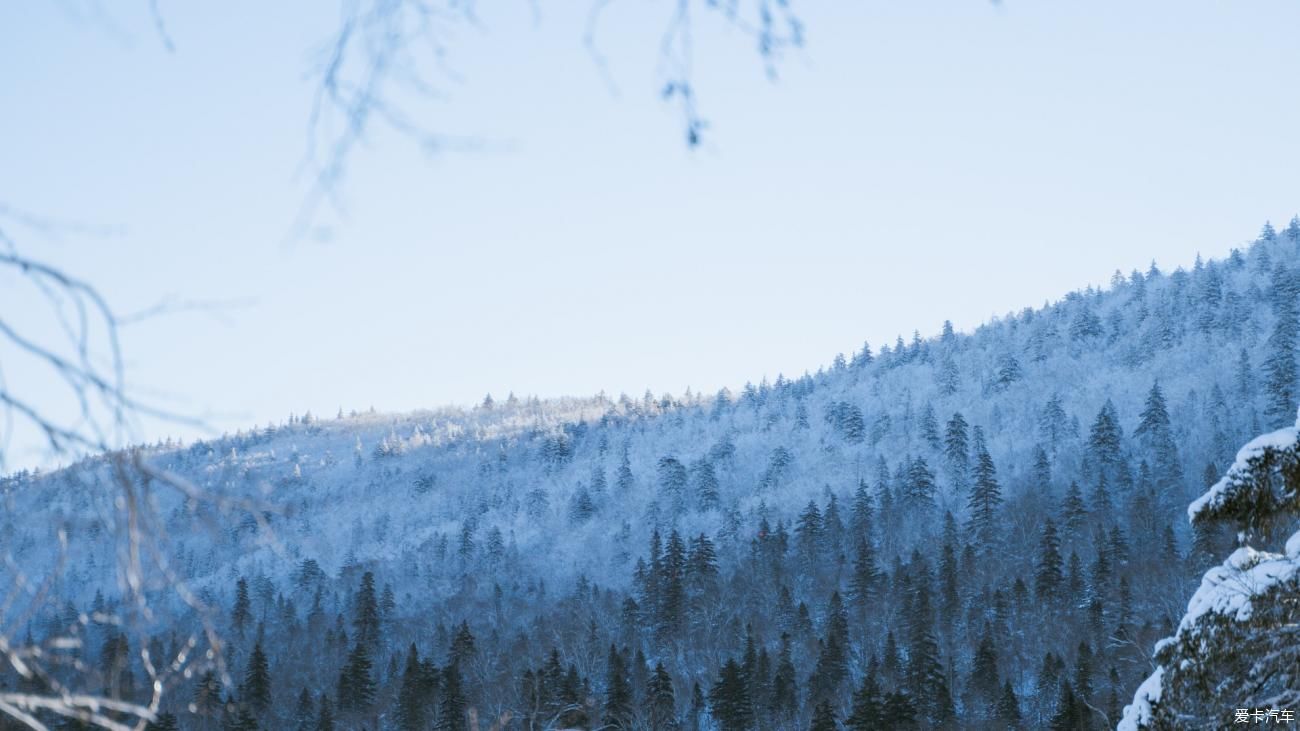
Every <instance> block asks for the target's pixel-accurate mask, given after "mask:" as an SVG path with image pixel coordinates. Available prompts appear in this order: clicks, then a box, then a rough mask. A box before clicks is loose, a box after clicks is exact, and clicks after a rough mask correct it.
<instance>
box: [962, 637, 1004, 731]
mask: <svg viewBox="0 0 1300 731" xmlns="http://www.w3.org/2000/svg"><path fill="white" fill-rule="evenodd" d="M991 630H992V628H991V627H989V626H988V625H987V624H986V625H985V627H984V634H983V636H982V637H980V643H979V647H977V648H976V649H975V658H974V660H973V661H972V662H971V671H970V680H969V682H968V683H967V688H968V689H969V690H970V693H971V695H972V701H973V704H974V710H976V711H977V712H979V713H980V714H981V717H985V718H988V717H992V716H993V715H995V712H996V706H997V703H998V698H999V694H998V691H999V688H998V652H997V649H996V648H995V647H994V645H993V636H992V631H991Z"/></svg>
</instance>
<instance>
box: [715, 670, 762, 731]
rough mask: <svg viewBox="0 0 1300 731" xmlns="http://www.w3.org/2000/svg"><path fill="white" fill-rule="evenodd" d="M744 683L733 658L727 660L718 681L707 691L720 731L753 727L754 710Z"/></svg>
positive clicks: (743, 730) (743, 729) (742, 729)
mask: <svg viewBox="0 0 1300 731" xmlns="http://www.w3.org/2000/svg"><path fill="white" fill-rule="evenodd" d="M745 685H746V684H745V679H744V676H743V674H742V673H741V670H740V665H739V664H737V663H736V661H735V659H731V660H727V662H726V663H725V664H724V665H723V666H722V669H721V671H720V673H719V677H718V682H717V683H715V684H714V685H713V689H712V690H710V691H709V704H710V705H711V706H712V707H713V717H714V718H715V719H716V720H717V721H718V724H719V726H720V727H721V731H749V730H750V729H751V728H752V727H753V722H754V712H753V708H752V706H751V705H750V700H749V691H748V689H747V688H746V687H745Z"/></svg>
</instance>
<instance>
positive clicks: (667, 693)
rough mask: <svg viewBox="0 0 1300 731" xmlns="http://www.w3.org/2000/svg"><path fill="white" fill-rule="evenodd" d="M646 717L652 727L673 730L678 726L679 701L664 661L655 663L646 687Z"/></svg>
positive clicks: (666, 730)
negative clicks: (675, 695) (675, 697)
mask: <svg viewBox="0 0 1300 731" xmlns="http://www.w3.org/2000/svg"><path fill="white" fill-rule="evenodd" d="M645 710H646V718H647V719H648V720H649V722H650V728H655V729H664V731H672V729H675V728H677V701H676V700H675V699H674V697H673V679H672V676H670V675H669V674H668V671H667V670H665V669H664V664H663V663H662V662H660V663H655V669H654V671H653V672H652V673H651V674H650V684H649V686H648V687H647V688H646V709H645Z"/></svg>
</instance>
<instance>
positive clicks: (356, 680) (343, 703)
mask: <svg viewBox="0 0 1300 731" xmlns="http://www.w3.org/2000/svg"><path fill="white" fill-rule="evenodd" d="M372 670H373V664H372V662H371V660H370V648H369V647H368V646H367V645H366V643H364V642H361V641H358V642H357V643H356V644H355V645H354V646H353V647H352V652H350V653H349V654H348V660H347V663H346V664H345V665H344V666H343V670H342V671H340V673H339V682H338V700H339V711H341V712H343V713H355V714H361V713H365V712H366V711H368V710H370V707H371V705H373V704H374V702H375V681H374V678H373V676H372Z"/></svg>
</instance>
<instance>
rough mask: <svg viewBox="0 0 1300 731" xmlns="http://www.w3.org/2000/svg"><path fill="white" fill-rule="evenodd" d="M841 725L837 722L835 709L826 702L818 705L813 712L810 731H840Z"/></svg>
mask: <svg viewBox="0 0 1300 731" xmlns="http://www.w3.org/2000/svg"><path fill="white" fill-rule="evenodd" d="M838 730H839V724H838V723H836V721H835V709H834V708H832V707H831V702H830V701H829V700H824V701H822V702H821V703H818V704H817V708H816V709H815V710H814V711H813V718H812V725H811V726H809V727H808V731H838Z"/></svg>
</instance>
